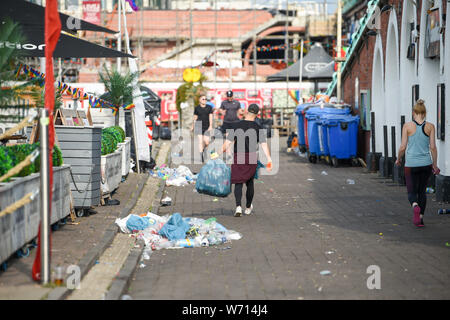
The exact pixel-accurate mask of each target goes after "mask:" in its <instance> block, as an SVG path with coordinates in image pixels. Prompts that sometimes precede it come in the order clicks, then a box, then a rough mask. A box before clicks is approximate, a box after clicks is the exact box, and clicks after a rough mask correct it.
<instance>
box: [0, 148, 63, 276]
mask: <svg viewBox="0 0 450 320" xmlns="http://www.w3.org/2000/svg"><path fill="white" fill-rule="evenodd" d="M38 148H39V143H35V144H24V145H14V146H8V147H1V146H0V176H2V175H4V174H6V173H7V172H8V171H9V170H10V169H11V168H13V167H15V166H16V165H17V164H18V163H20V162H21V161H23V160H24V159H25V158H26V157H27V156H28V155H29V154H31V153H32V152H33V151H34V150H35V149H38ZM52 158H53V159H52V162H53V182H54V191H53V197H52V213H51V219H50V222H51V224H52V225H53V226H55V225H57V224H58V223H59V222H60V221H61V220H65V219H66V217H67V216H68V215H70V167H69V166H68V165H63V158H62V154H61V151H60V150H59V148H58V147H57V146H55V148H54V150H53V157H52ZM39 171H40V157H38V158H36V160H35V161H34V162H33V163H32V164H31V165H28V166H26V167H25V168H23V169H22V170H21V171H20V172H19V173H18V174H17V175H15V176H13V177H11V178H9V179H8V180H7V181H6V182H5V181H4V182H3V183H0V212H1V211H3V210H4V209H6V208H7V207H9V206H11V205H13V204H15V203H17V202H18V201H19V200H21V199H22V198H23V197H24V196H26V195H27V194H29V193H34V192H36V191H37V190H39V189H40V172H39ZM39 222H40V196H39V195H38V194H37V195H36V197H35V198H34V199H33V200H32V201H31V202H30V203H28V204H25V205H24V206H22V207H20V208H18V209H16V210H15V211H14V212H12V213H10V214H6V215H2V216H1V217H0V263H1V264H2V266H3V269H5V268H6V267H4V266H5V265H6V262H5V261H6V260H7V259H8V258H9V257H10V256H11V255H13V254H14V253H15V252H17V254H18V255H27V254H28V253H29V249H28V244H29V243H30V242H31V241H33V240H34V239H35V238H36V237H37V233H38V228H39ZM27 252H28V253H27Z"/></svg>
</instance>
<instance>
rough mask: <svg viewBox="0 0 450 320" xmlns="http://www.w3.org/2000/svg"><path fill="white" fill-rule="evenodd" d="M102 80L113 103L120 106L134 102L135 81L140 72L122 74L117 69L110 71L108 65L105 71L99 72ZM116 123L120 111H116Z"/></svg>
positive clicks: (109, 99) (108, 98)
mask: <svg viewBox="0 0 450 320" xmlns="http://www.w3.org/2000/svg"><path fill="white" fill-rule="evenodd" d="M99 77H100V81H101V82H102V83H103V85H104V86H105V91H106V92H107V93H108V97H107V98H106V99H105V100H108V101H109V102H111V103H112V104H114V105H116V106H118V107H120V106H122V105H124V104H130V103H132V102H133V98H134V96H133V83H134V82H135V81H137V79H138V77H139V73H138V72H135V73H130V72H128V73H125V74H124V75H122V74H121V73H120V72H118V71H117V70H115V69H113V70H112V71H109V70H108V69H107V68H106V67H105V68H104V72H103V73H99ZM115 124H116V125H118V124H119V112H117V113H116V119H115Z"/></svg>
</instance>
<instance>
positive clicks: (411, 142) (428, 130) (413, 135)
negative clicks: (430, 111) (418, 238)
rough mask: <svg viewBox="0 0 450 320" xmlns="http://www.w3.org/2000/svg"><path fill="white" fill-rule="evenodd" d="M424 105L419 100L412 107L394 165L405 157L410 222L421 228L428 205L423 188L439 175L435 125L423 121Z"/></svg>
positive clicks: (425, 111)
mask: <svg viewBox="0 0 450 320" xmlns="http://www.w3.org/2000/svg"><path fill="white" fill-rule="evenodd" d="M426 114H427V110H426V108H425V102H424V101H423V100H421V99H420V100H418V101H417V103H416V104H415V106H414V108H413V119H414V120H413V121H411V122H408V123H405V125H404V126H403V129H402V143H401V145H400V148H399V151H398V157H397V161H396V162H395V164H396V165H398V166H400V165H401V161H402V158H403V156H404V155H405V152H406V155H405V180H406V188H407V190H408V200H409V203H410V204H411V206H412V208H413V213H414V215H413V223H414V224H415V225H416V226H417V227H424V226H425V225H424V223H423V216H424V214H425V207H426V204H427V194H426V188H427V183H428V179H429V178H430V175H431V173H432V172H433V173H434V174H438V173H439V168H438V167H437V148H436V138H435V128H434V125H433V124H431V123H429V122H426V121H425V117H426Z"/></svg>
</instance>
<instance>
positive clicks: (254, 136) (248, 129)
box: [222, 104, 272, 217]
mask: <svg viewBox="0 0 450 320" xmlns="http://www.w3.org/2000/svg"><path fill="white" fill-rule="evenodd" d="M258 113H259V106H258V105H257V104H251V105H250V106H249V107H248V110H247V113H246V114H245V116H244V119H243V120H241V121H239V122H238V123H236V124H235V128H234V130H233V131H231V132H232V134H229V135H228V136H227V139H226V140H225V142H224V144H223V147H222V152H227V150H228V148H229V147H230V145H231V144H232V143H234V159H233V164H232V165H231V184H234V185H235V186H234V196H235V200H236V210H235V213H234V216H235V217H240V216H241V214H242V206H241V200H242V189H243V185H244V183H245V185H246V186H247V190H246V209H245V212H244V214H246V215H250V214H251V213H252V210H253V204H252V201H253V196H254V192H255V190H254V176H255V173H256V170H257V166H258V145H259V144H260V145H261V148H262V150H263V151H264V153H265V155H266V158H267V169H268V170H269V171H271V170H272V158H271V157H270V153H269V148H268V146H267V140H266V133H265V132H266V131H265V130H263V128H262V127H261V126H260V125H258V124H257V123H256V122H255V119H256V116H257V115H258ZM260 133H261V134H260Z"/></svg>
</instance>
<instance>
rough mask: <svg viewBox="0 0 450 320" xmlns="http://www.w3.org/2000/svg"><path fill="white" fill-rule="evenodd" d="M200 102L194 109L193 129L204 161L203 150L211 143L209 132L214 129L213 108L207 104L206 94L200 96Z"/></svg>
mask: <svg viewBox="0 0 450 320" xmlns="http://www.w3.org/2000/svg"><path fill="white" fill-rule="evenodd" d="M199 102H200V104H199V105H198V106H196V107H195V109H194V122H193V123H192V128H191V130H192V131H194V135H196V136H197V139H198V148H199V152H200V156H201V159H202V162H204V155H203V150H204V149H205V148H206V147H208V145H209V142H210V141H209V136H208V135H207V134H208V132H211V129H212V118H213V108H212V107H211V106H210V105H207V104H206V95H201V96H200V98H199Z"/></svg>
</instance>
